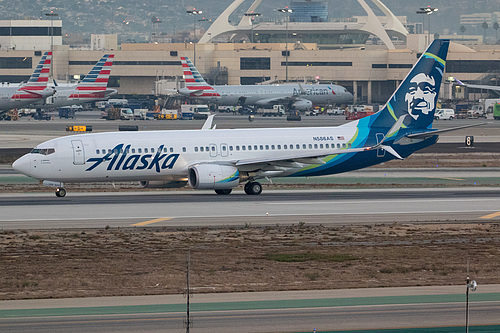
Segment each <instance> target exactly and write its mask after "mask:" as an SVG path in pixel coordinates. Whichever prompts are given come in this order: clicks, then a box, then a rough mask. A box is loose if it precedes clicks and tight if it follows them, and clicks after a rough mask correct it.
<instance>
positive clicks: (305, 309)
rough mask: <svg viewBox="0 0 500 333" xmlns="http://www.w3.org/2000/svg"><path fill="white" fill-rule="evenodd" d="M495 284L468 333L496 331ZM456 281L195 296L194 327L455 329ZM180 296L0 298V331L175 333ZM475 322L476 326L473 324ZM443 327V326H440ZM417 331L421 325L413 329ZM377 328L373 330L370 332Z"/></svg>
mask: <svg viewBox="0 0 500 333" xmlns="http://www.w3.org/2000/svg"><path fill="white" fill-rule="evenodd" d="M499 287H500V286H498V285H485V286H480V289H478V292H477V293H472V294H471V296H470V325H471V326H472V327H473V328H474V329H472V330H471V332H473V331H474V332H478V331H479V329H480V332H496V331H497V330H498V329H499V324H500V321H499V318H498V315H497V314H498V311H499V310H500V302H499V301H498V296H499V295H500V294H499V293H498V291H499V290H500V288H499ZM463 289H464V288H463V287H462V286H442V287H432V286H431V287H409V288H368V289H352V290H313V291H290V292H264V293H262V292H261V293H231V294H196V295H194V298H192V299H191V306H190V310H191V311H190V312H191V315H190V321H192V323H193V326H192V327H193V331H195V332H313V330H316V332H328V331H342V332H344V330H354V329H356V330H366V331H363V332H366V333H368V332H374V330H375V329H396V330H391V332H392V333H396V332H397V333H399V332H405V331H407V330H408V329H409V328H414V330H412V331H411V332H414V333H417V332H422V333H423V332H429V330H428V329H425V328H426V327H441V329H439V332H456V331H461V330H462V329H463V326H464V318H465V304H464V295H463V291H464V290H463ZM185 315H186V303H185V299H183V297H182V295H164V296H141V297H104V298H88V299H61V300H26V301H3V302H0V330H2V331H9V332H35V331H36V332H68V331H71V332H74V333H78V332H95V331H100V332H159V331H165V330H166V331H168V332H182V331H185V329H184V328H183V322H184V319H185ZM479 325H482V326H479ZM442 327H446V328H442ZM419 328H421V329H419ZM377 332H380V331H377Z"/></svg>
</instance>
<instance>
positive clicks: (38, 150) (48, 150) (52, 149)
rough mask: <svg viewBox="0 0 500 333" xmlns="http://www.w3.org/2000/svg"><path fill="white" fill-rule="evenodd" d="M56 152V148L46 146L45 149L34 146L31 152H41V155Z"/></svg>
mask: <svg viewBox="0 0 500 333" xmlns="http://www.w3.org/2000/svg"><path fill="white" fill-rule="evenodd" d="M55 152H56V150H55V149H54V148H44V149H40V148H34V149H33V150H32V151H31V152H30V153H31V154H41V155H50V154H54V153H55Z"/></svg>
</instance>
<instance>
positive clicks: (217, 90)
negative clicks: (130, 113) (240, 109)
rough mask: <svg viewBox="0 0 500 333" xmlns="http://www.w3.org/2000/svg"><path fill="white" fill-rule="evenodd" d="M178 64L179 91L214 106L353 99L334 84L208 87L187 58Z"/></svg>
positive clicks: (299, 106)
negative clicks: (181, 76)
mask: <svg viewBox="0 0 500 333" xmlns="http://www.w3.org/2000/svg"><path fill="white" fill-rule="evenodd" d="M181 63H182V68H183V72H184V80H185V81H186V87H185V88H182V89H180V90H179V93H180V94H182V95H184V96H188V97H193V98H196V99H199V100H202V101H206V102H207V103H213V104H216V105H234V106H236V105H254V106H257V107H272V106H273V105H277V104H284V105H289V106H291V107H292V108H294V109H296V110H299V111H305V110H309V109H310V108H311V107H312V106H313V104H316V105H317V104H320V105H323V104H346V103H350V102H352V101H353V96H352V94H351V93H350V92H348V91H347V90H346V89H345V88H344V87H342V86H339V85H335V84H281V85H243V86H211V85H209V84H208V83H207V82H206V81H205V80H204V79H203V77H202V76H201V75H200V73H199V72H198V70H197V69H196V67H194V65H193V63H192V62H191V60H189V58H187V57H181Z"/></svg>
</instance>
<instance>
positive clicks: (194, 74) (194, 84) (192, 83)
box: [179, 57, 218, 97]
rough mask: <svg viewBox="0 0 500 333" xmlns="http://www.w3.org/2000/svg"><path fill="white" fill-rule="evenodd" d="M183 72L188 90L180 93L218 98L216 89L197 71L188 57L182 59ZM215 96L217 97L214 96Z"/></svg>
mask: <svg viewBox="0 0 500 333" xmlns="http://www.w3.org/2000/svg"><path fill="white" fill-rule="evenodd" d="M181 64H182V70H183V74H184V80H185V81H186V88H184V89H181V90H180V91H179V92H180V93H182V94H183V95H191V96H200V97H201V96H203V97H205V96H217V95H218V94H217V92H216V90H215V88H214V87H212V86H211V85H209V84H208V83H207V82H206V81H205V79H204V78H203V76H201V74H200V72H198V70H197V69H196V67H195V66H194V64H193V63H192V62H191V60H189V58H188V57H181ZM214 94H215V95H214Z"/></svg>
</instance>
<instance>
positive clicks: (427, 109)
mask: <svg viewBox="0 0 500 333" xmlns="http://www.w3.org/2000/svg"><path fill="white" fill-rule="evenodd" d="M449 44H450V41H449V40H446V39H436V40H434V41H433V42H432V44H431V45H430V46H429V47H428V48H427V50H426V51H425V52H424V53H423V54H422V55H421V56H420V58H419V59H418V61H417V63H416V64H415V66H413V68H412V70H411V71H410V73H409V74H408V75H407V76H406V78H405V79H404V80H403V82H401V84H400V85H399V87H398V89H397V90H396V91H395V92H394V94H393V95H392V97H391V98H390V99H389V101H387V103H386V105H385V106H384V108H383V109H382V110H381V111H380V112H378V113H376V114H374V115H373V116H370V117H369V118H370V124H371V126H372V127H378V128H392V127H393V125H394V124H395V123H396V122H397V121H398V120H399V119H401V117H402V116H403V118H404V120H403V122H402V124H401V128H408V129H422V130H423V129H427V128H431V127H432V121H433V120H434V112H435V111H436V103H437V99H438V95H439V89H440V87H441V81H442V79H443V72H444V69H445V64H446V56H447V54H448V46H449ZM367 118H368V117H367Z"/></svg>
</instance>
